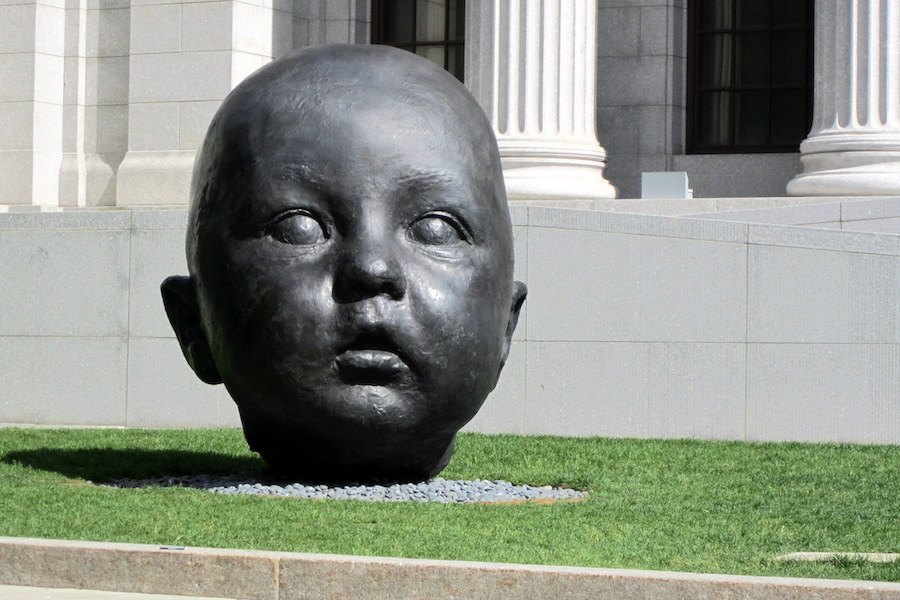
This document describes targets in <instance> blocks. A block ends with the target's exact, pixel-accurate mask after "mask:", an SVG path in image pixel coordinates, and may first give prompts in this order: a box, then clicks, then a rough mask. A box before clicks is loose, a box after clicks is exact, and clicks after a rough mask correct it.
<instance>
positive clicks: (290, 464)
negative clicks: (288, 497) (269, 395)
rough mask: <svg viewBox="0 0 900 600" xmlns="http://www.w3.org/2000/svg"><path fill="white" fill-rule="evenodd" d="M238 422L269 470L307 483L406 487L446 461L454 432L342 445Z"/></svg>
mask: <svg viewBox="0 0 900 600" xmlns="http://www.w3.org/2000/svg"><path fill="white" fill-rule="evenodd" d="M259 430H260V431H265V434H264V435H257V434H256V433H255V431H256V428H255V427H254V424H253V423H250V422H248V421H247V420H246V419H244V436H245V437H246V438H247V442H248V444H249V445H250V448H251V449H252V450H254V451H255V452H258V453H259V455H260V456H261V457H262V459H263V460H264V461H265V462H266V464H267V465H268V466H269V468H270V469H271V470H272V472H273V473H274V474H276V475H278V476H280V477H289V478H292V479H295V480H297V481H303V482H309V483H313V482H314V483H328V484H341V483H388V482H389V483H409V482H419V481H424V480H426V479H429V478H431V477H434V476H435V475H437V474H438V473H440V472H441V471H442V470H443V469H444V468H445V467H446V466H447V464H448V463H449V462H450V457H451V456H452V455H453V449H454V445H455V442H456V433H453V434H450V435H449V436H448V435H443V436H439V437H436V438H432V439H426V440H423V439H416V440H415V441H410V440H408V439H398V438H397V437H392V436H388V437H386V438H383V439H374V440H373V441H372V443H369V444H366V443H362V444H348V443H346V441H345V440H339V439H336V438H335V437H330V438H329V437H319V436H315V435H308V434H303V433H299V432H297V431H287V430H284V429H281V428H278V429H276V428H273V427H272V426H271V425H267V426H266V427H260V428H259Z"/></svg>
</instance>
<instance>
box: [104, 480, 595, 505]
mask: <svg viewBox="0 0 900 600" xmlns="http://www.w3.org/2000/svg"><path fill="white" fill-rule="evenodd" d="M103 485H106V486H109V487H119V488H138V487H147V486H159V487H188V488H195V489H201V490H209V491H210V492H215V493H218V494H256V495H262V496H284V497H291V498H312V499H334V500H363V501H368V502H438V503H442V504H470V503H478V502H515V501H523V500H580V499H583V498H586V497H587V492H580V491H578V490H572V489H568V488H554V487H552V486H549V485H547V486H541V487H534V486H530V485H527V484H526V485H516V484H514V483H510V482H509V481H502V480H494V481H487V480H483V479H476V480H473V481H469V480H462V479H443V478H442V477H435V478H433V479H429V480H428V481H423V482H421V483H407V484H393V485H388V486H385V485H345V486H327V485H321V484H319V485H306V484H303V483H299V482H287V481H284V480H265V479H264V478H262V477H260V476H258V475H247V474H238V475H184V476H178V477H156V478H151V479H116V480H113V481H110V482H107V483H104V484H103Z"/></svg>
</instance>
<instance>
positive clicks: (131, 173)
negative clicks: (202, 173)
mask: <svg viewBox="0 0 900 600" xmlns="http://www.w3.org/2000/svg"><path fill="white" fill-rule="evenodd" d="M196 154H197V152H196V150H184V151H175V152H138V151H130V152H128V153H127V154H126V155H125V159H124V160H123V161H122V164H121V165H120V166H119V173H118V176H117V177H116V206H150V205H159V204H177V205H183V206H185V205H187V204H188V203H189V202H190V196H191V173H192V171H193V169H194V157H195V156H196Z"/></svg>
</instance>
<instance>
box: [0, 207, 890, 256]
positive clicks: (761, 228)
mask: <svg viewBox="0 0 900 600" xmlns="http://www.w3.org/2000/svg"><path fill="white" fill-rule="evenodd" d="M510 215H511V218H512V222H513V225H514V226H518V227H536V228H553V229H565V230H573V231H595V232H603V233H617V234H626V235H645V236H652V237H666V238H682V239H695V240H706V241H713V242H730V243H738V244H758V245H767V246H787V247H793V248H809V249H817V250H835V251H841V252H855V253H863V254H881V255H888V256H900V235H896V234H891V233H870V232H858V231H842V230H833V229H815V228H811V227H799V226H791V225H772V224H762V223H742V222H732V221H728V220H722V219H718V218H717V219H702V218H695V217H684V216H660V215H645V214H634V213H612V212H601V211H595V210H583V209H566V208H556V207H539V206H522V205H513V206H511V207H510ZM186 221H187V209H184V208H169V209H162V210H148V209H135V210H127V209H115V210H66V211H54V212H8V213H0V231H11V230H27V231H29V230H30V231H34V230H42V231H48V230H129V229H132V230H159V229H169V230H178V229H184V228H185V225H186Z"/></svg>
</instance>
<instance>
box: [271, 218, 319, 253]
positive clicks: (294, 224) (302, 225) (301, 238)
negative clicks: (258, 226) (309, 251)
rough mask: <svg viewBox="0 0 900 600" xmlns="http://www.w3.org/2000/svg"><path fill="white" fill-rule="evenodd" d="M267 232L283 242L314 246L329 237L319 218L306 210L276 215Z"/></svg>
mask: <svg viewBox="0 0 900 600" xmlns="http://www.w3.org/2000/svg"><path fill="white" fill-rule="evenodd" d="M265 234H266V235H268V236H269V237H271V238H272V239H274V240H276V241H279V242H281V243H282V244H291V245H294V246H313V245H315V244H320V243H322V242H324V241H325V240H327V239H328V232H327V231H326V230H325V227H323V226H322V223H321V222H319V220H318V219H317V218H315V217H314V216H312V215H311V214H309V213H308V212H306V211H291V212H288V213H284V214H281V215H279V216H278V217H276V218H275V219H274V220H273V221H272V222H271V223H269V225H267V226H266V229H265Z"/></svg>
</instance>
